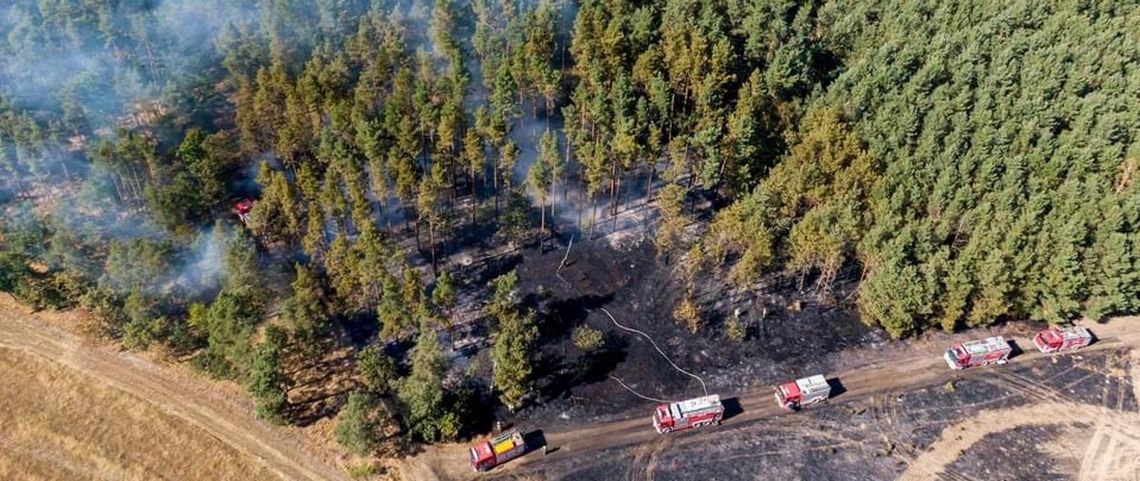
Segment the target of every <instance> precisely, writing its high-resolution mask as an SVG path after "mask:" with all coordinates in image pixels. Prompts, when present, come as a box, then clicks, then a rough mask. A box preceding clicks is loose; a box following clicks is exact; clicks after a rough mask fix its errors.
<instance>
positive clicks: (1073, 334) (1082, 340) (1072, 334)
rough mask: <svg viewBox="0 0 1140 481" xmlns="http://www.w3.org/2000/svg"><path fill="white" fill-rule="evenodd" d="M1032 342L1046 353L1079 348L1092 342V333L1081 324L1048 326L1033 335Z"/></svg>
mask: <svg viewBox="0 0 1140 481" xmlns="http://www.w3.org/2000/svg"><path fill="white" fill-rule="evenodd" d="M1033 344H1034V345H1035V346H1037V349H1038V350H1039V351H1041V352H1044V353H1046V354H1049V353H1053V352H1057V351H1069V350H1073V349H1080V348H1082V347H1085V346H1087V345H1089V344H1092V333H1091V332H1089V330H1088V329H1086V328H1085V327H1083V326H1072V327H1066V328H1060V327H1055V326H1054V327H1050V328H1048V329H1045V330H1044V331H1041V332H1038V333H1037V335H1036V336H1033Z"/></svg>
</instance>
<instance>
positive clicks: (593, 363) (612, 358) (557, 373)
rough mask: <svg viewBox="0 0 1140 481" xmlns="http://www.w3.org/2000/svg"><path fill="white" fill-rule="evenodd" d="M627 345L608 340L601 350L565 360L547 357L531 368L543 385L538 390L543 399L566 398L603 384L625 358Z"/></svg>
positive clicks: (623, 341)
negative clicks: (581, 387) (573, 391)
mask: <svg viewBox="0 0 1140 481" xmlns="http://www.w3.org/2000/svg"><path fill="white" fill-rule="evenodd" d="M628 347H629V341H628V340H626V339H624V338H608V339H607V340H606V342H605V344H604V345H603V347H602V348H600V349H598V350H595V351H593V352H589V353H586V354H583V355H581V356H578V357H576V358H574V359H573V360H569V359H566V358H563V357H560V356H555V355H547V356H544V357H542V358H540V359H539V360H538V361H537V362H536V364H535V371H534V372H535V374H536V375H537V376H538V378H539V379H546V380H547V382H546V383H545V384H544V385H543V386H541V388H540V389H539V395H540V396H541V397H542V398H543V399H548V400H549V399H558V398H562V397H567V396H569V395H570V393H571V391H572V390H573V389H574V388H575V387H578V386H585V385H589V384H595V383H598V382H601V381H605V380H606V379H608V378H609V376H610V374H611V373H612V372H614V370H615V369H617V366H618V365H619V364H621V363H622V362H625V359H626V357H627V356H628V352H627V348H628Z"/></svg>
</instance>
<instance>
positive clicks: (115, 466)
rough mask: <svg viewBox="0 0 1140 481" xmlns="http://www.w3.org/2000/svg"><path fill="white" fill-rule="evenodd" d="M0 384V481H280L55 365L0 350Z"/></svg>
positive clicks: (179, 424) (144, 405)
mask: <svg viewBox="0 0 1140 481" xmlns="http://www.w3.org/2000/svg"><path fill="white" fill-rule="evenodd" d="M0 379H2V380H3V381H2V382H0V479H3V480H21V481H40V480H43V481H65V480H66V481H84V480H116V481H119V480H121V481H135V480H138V481H153V480H172V481H196V480H203V481H205V480H210V481H221V480H238V479H240V480H242V481H260V480H279V479H280V478H279V477H278V476H277V475H276V474H274V473H273V472H271V471H269V470H267V469H266V468H265V467H263V465H262V464H261V463H259V462H258V461H257V460H256V459H252V458H250V457H248V456H246V455H244V454H242V453H241V452H239V451H237V450H235V449H233V448H232V447H230V446H229V445H227V444H225V443H223V442H222V441H220V440H218V439H217V438H215V437H214V436H212V435H210V434H209V433H207V432H206V431H203V430H201V429H199V428H197V427H195V426H193V425H191V424H189V423H187V422H186V421H184V420H182V419H180V418H178V417H175V416H171V415H169V414H166V413H164V412H162V411H160V410H159V409H158V408H156V407H154V406H153V405H152V404H150V403H148V402H145V401H143V400H141V399H139V398H137V397H135V396H133V395H131V394H128V393H126V392H123V391H121V390H119V389H117V388H115V387H112V386H109V385H107V384H105V383H102V382H100V381H98V380H96V379H93V378H91V377H88V376H87V375H85V374H83V373H80V372H77V371H74V370H72V369H70V368H68V367H65V366H63V365H61V364H57V363H55V362H52V361H49V360H46V359H43V358H40V357H37V356H34V355H31V354H28V353H26V352H23V351H17V350H12V349H6V348H0Z"/></svg>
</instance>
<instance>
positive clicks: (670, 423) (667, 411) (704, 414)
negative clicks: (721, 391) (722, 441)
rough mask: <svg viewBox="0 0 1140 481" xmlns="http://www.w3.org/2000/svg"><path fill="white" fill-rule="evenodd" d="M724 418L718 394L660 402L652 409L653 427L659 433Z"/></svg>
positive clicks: (717, 421)
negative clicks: (667, 402)
mask: <svg viewBox="0 0 1140 481" xmlns="http://www.w3.org/2000/svg"><path fill="white" fill-rule="evenodd" d="M722 418H724V405H723V404H721V403H720V396H719V395H716V394H713V395H711V396H703V397H699V398H693V399H689V400H687V401H680V402H675V403H669V404H661V405H659V406H657V409H656V410H654V411H653V427H654V428H656V429H657V432H659V433H668V432H672V431H679V430H682V429H688V428H695V427H697V426H707V425H709V424H713V423H718V424H719V423H720V420H721V419H722Z"/></svg>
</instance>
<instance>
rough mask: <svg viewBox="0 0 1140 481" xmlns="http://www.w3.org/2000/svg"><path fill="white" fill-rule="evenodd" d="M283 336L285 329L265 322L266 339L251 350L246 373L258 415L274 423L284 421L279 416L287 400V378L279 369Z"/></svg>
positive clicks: (284, 340)
mask: <svg viewBox="0 0 1140 481" xmlns="http://www.w3.org/2000/svg"><path fill="white" fill-rule="evenodd" d="M286 340H287V335H286V334H285V332H284V331H282V330H280V329H279V328H277V327H276V326H267V327H266V328H265V340H264V341H262V342H261V344H259V345H258V346H257V349H256V351H255V352H254V355H253V368H252V371H251V372H250V375H249V392H250V394H251V395H253V398H254V401H255V404H256V410H257V416H258V417H260V418H262V419H265V420H267V421H270V422H272V423H275V424H280V423H282V422H284V419H283V418H282V416H283V415H284V414H285V413H284V411H285V408H286V407H288V404H289V399H288V396H287V395H286V391H287V390H288V388H289V379H288V378H287V377H286V376H285V374H284V373H283V372H282V370H281V354H282V349H284V346H285V343H286Z"/></svg>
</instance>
